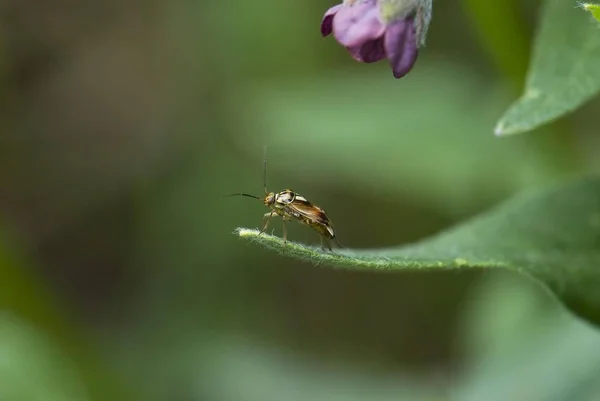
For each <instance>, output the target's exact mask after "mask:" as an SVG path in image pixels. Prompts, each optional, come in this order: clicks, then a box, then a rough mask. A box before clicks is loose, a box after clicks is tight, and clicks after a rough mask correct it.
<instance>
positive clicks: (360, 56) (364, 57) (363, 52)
mask: <svg viewBox="0 0 600 401" xmlns="http://www.w3.org/2000/svg"><path fill="white" fill-rule="evenodd" d="M348 52H349V53H350V54H351V55H352V57H353V58H354V59H355V60H356V61H360V62H362V63H374V62H376V61H379V60H382V59H384V58H385V56H386V54H385V49H384V47H383V38H378V39H375V40H370V41H368V42H366V43H365V44H363V45H362V46H357V47H349V48H348Z"/></svg>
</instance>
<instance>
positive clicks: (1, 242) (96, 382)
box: [0, 227, 131, 401]
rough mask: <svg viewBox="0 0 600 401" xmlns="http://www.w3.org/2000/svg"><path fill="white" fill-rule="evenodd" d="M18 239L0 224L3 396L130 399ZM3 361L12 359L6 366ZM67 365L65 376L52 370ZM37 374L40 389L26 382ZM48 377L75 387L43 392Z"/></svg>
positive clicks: (57, 383)
mask: <svg viewBox="0 0 600 401" xmlns="http://www.w3.org/2000/svg"><path fill="white" fill-rule="evenodd" d="M16 242H17V241H15V240H14V238H12V236H10V235H9V234H8V232H7V230H5V229H4V228H3V227H0V401H4V400H5V399H6V400H38V399H39V400H52V401H53V400H65V401H66V400H70V399H74V400H75V399H77V400H85V399H87V398H89V399H94V400H100V399H110V400H124V399H130V398H131V397H130V394H129V390H125V389H124V388H122V383H121V382H120V380H118V379H116V378H115V376H114V374H113V372H112V371H110V370H109V369H107V368H106V366H105V364H104V363H103V362H102V361H101V360H100V358H99V357H98V356H97V354H96V352H95V347H94V346H92V345H91V344H90V343H89V342H88V341H87V338H85V336H84V335H83V333H81V330H80V329H79V328H78V327H76V326H75V324H74V323H73V322H71V321H69V319H68V318H67V317H66V315H68V314H69V312H68V308H67V307H66V306H65V305H64V303H63V302H61V301H62V300H59V298H60V297H59V296H58V295H57V294H55V293H53V292H52V290H51V289H50V288H48V286H47V285H46V283H45V282H44V280H43V279H42V278H41V277H40V276H39V275H37V274H36V273H37V271H36V270H35V269H34V268H32V266H31V265H32V264H33V263H32V262H31V261H30V260H28V259H29V258H27V257H26V256H25V252H23V250H21V249H20V247H19V246H17V244H16ZM3 346H4V347H5V348H3ZM67 360H68V362H67ZM3 363H6V364H8V365H6V366H7V367H6V370H4V371H2V369H3V368H4V367H3V366H2V364H3ZM58 365H60V366H58ZM72 365H73V366H72ZM33 366H35V368H34V367H33ZM65 366H68V369H69V372H66V371H65V372H64V373H65V375H66V376H64V382H62V381H61V380H63V379H62V377H63V376H60V375H59V372H55V373H50V371H53V370H55V369H62V368H64V367H65ZM9 368H10V369H9ZM14 369H16V370H14ZM65 369H66V368H65ZM9 374H10V375H14V377H13V376H10V377H9V376H8V375H9ZM36 375H39V377H37V376H36ZM46 375H48V376H47V377H46ZM17 378H18V380H17ZM38 380H39V381H40V385H39V387H40V388H39V389H37V390H36V389H30V388H28V387H27V386H31V383H37V382H38ZM75 380H76V381H77V383H75V384H73V385H71V384H70V382H71V381H75ZM4 381H7V382H10V383H11V386H8V385H4V383H3V382H4ZM24 381H26V383H25V382H24ZM45 383H46V384H47V385H48V386H50V387H48V388H51V389H56V390H57V391H59V389H60V391H63V387H62V386H63V384H64V386H65V387H64V390H65V391H67V390H69V389H70V390H69V391H71V390H72V392H68V391H67V392H64V394H63V393H61V392H56V393H50V392H48V394H47V398H44V397H43V395H44V394H45V393H44V391H45V389H46V387H44V386H45V385H46V384H45ZM52 383H53V384H52ZM52 386H54V387H52ZM73 386H77V387H79V386H83V387H84V389H85V394H86V396H85V397H79V398H77V397H75V396H71V394H79V392H80V390H79V389H75V388H74V387H73ZM67 387H68V388H67ZM72 387H73V388H72ZM75 390H76V391H75ZM3 391H4V393H3ZM9 391H10V393H9V394H11V396H12V395H19V396H14V397H7V398H3V397H2V396H3V395H4V394H6V393H8V392H9ZM82 391H83V390H82ZM54 396H55V397H56V398H52V397H54ZM36 397H37V398H36ZM61 397H62V398H61Z"/></svg>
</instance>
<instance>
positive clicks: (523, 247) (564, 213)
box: [237, 178, 600, 324]
mask: <svg viewBox="0 0 600 401" xmlns="http://www.w3.org/2000/svg"><path fill="white" fill-rule="evenodd" d="M398 224H402V222H398ZM237 233H238V235H240V236H241V237H244V238H248V239H251V240H253V241H255V242H258V243H259V244H261V245H263V246H265V247H267V248H270V249H273V250H276V251H278V252H281V253H283V254H285V255H286V256H290V257H295V258H300V259H303V260H306V261H309V262H313V263H315V264H327V265H332V266H338V267H342V268H348V269H366V270H396V269H398V270H402V269H412V270H444V269H458V268H463V269H465V268H485V269H490V268H503V269H509V270H513V271H517V272H519V273H522V274H524V275H526V276H529V277H533V278H535V279H537V280H538V281H539V282H541V283H542V284H543V285H545V286H546V287H547V288H548V289H549V290H550V291H551V292H553V293H554V294H555V295H556V296H557V297H558V298H559V299H561V300H562V302H564V303H565V304H566V305H567V306H568V307H569V308H571V309H572V310H573V311H574V312H575V313H577V314H578V315H580V316H582V317H584V318H586V319H588V320H590V321H592V322H594V323H596V324H600V178H586V179H579V180H576V181H573V182H569V183H567V184H564V185H561V186H558V187H553V188H550V189H545V190H536V191H529V192H527V193H524V194H522V195H519V196H516V197H515V198H514V199H512V200H509V201H507V202H506V203H504V204H502V205H500V206H498V207H497V208H495V209H494V210H492V211H490V212H488V213H485V214H483V215H480V216H478V217H476V218H474V219H472V220H470V221H468V222H466V223H463V224H461V225H459V226H457V227H455V228H453V229H450V230H448V231H446V232H443V233H441V234H439V235H437V236H435V237H433V238H430V239H428V240H425V241H422V242H419V243H416V244H412V245H407V246H400V247H397V248H389V249H381V250H347V249H342V250H336V251H335V253H330V252H325V251H321V250H319V249H318V248H314V247H308V246H305V245H301V244H297V243H293V242H288V245H287V246H286V247H285V248H284V247H283V244H282V240H281V239H280V238H277V237H273V236H270V235H265V234H263V235H258V232H257V231H256V230H249V229H243V228H241V229H238V230H237Z"/></svg>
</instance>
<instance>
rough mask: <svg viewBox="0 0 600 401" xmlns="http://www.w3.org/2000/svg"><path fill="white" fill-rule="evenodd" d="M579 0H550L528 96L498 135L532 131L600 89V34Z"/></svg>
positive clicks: (498, 128) (508, 114) (509, 113)
mask: <svg viewBox="0 0 600 401" xmlns="http://www.w3.org/2000/svg"><path fill="white" fill-rule="evenodd" d="M576 5H577V3H576V2H574V1H565V0H547V1H546V4H545V7H544V9H543V11H542V18H541V26H540V29H539V32H538V35H537V38H536V41H535V45H534V51H533V56H532V60H531V65H530V67H529V73H528V77H527V83H526V88H525V92H524V94H523V95H522V96H521V98H520V99H519V100H517V101H516V102H515V103H514V104H513V105H512V106H511V107H510V108H509V109H508V111H507V112H506V113H505V114H504V116H503V117H502V118H501V119H500V121H499V122H498V124H497V125H496V134H498V135H507V134H517V133H522V132H526V131H530V130H532V129H534V128H536V127H538V126H540V125H542V124H545V123H548V122H550V121H552V120H554V119H556V118H558V117H560V116H562V115H564V114H566V113H568V112H570V111H573V110H575V109H576V108H577V107H579V106H581V105H582V104H583V103H584V102H586V101H587V100H589V99H590V98H591V97H592V96H594V95H595V94H596V93H598V90H600V32H599V31H598V26H597V25H595V24H593V23H592V22H591V21H590V20H589V19H588V18H586V17H585V15H583V14H582V13H581V11H579V10H578V9H577V7H576Z"/></svg>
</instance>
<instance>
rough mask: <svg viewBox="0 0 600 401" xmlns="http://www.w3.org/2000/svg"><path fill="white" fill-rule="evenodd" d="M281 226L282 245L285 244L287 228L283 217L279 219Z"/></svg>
mask: <svg viewBox="0 0 600 401" xmlns="http://www.w3.org/2000/svg"><path fill="white" fill-rule="evenodd" d="M281 226H282V227H283V246H286V245H287V228H286V227H285V219H281Z"/></svg>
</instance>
